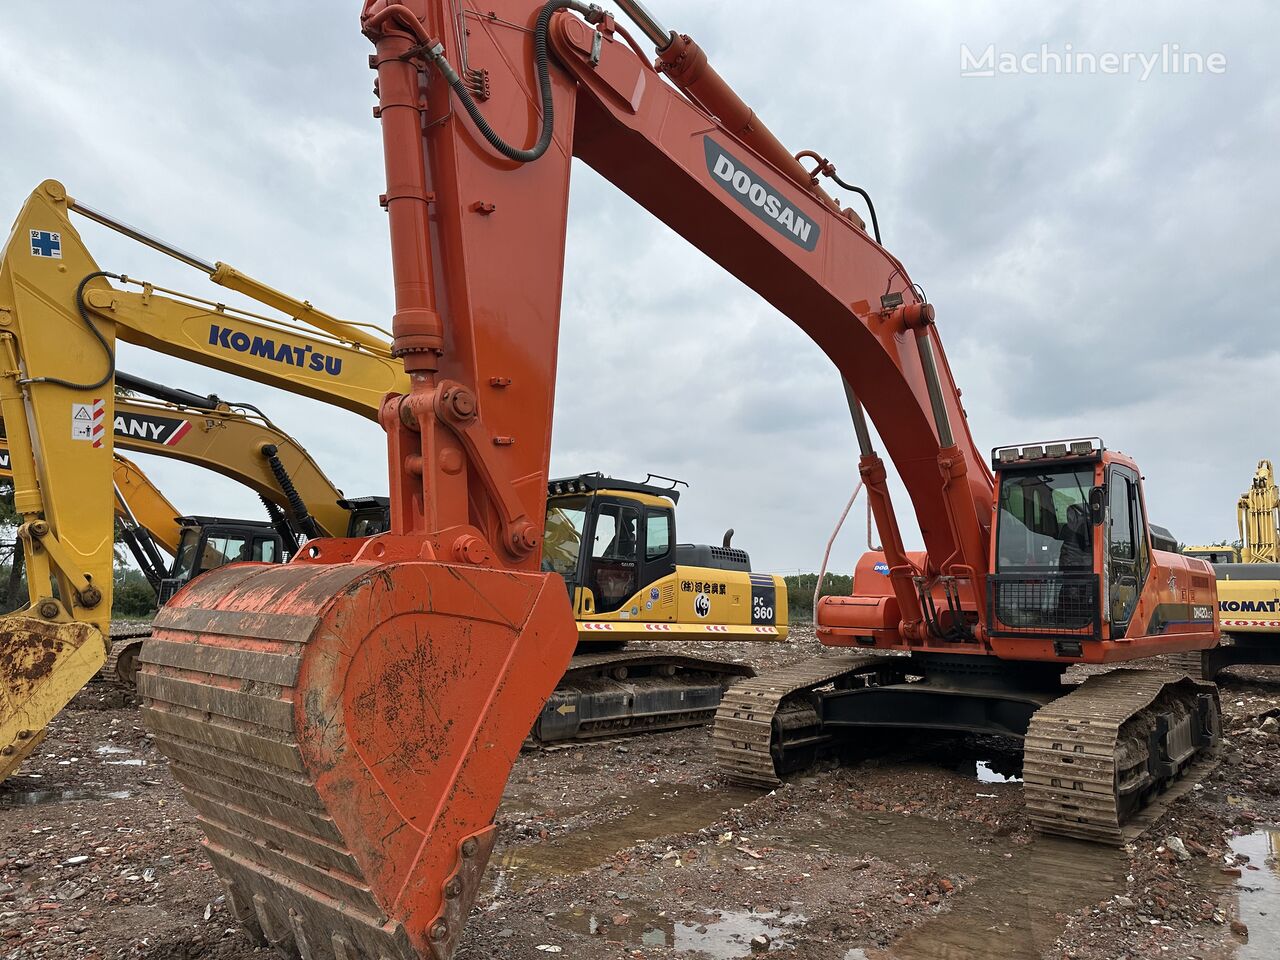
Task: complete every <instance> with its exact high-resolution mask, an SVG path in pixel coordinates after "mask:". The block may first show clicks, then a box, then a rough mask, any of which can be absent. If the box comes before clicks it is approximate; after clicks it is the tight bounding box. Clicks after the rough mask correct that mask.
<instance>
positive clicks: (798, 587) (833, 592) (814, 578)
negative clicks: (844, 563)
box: [782, 573, 853, 620]
mask: <svg viewBox="0 0 1280 960" xmlns="http://www.w3.org/2000/svg"><path fill="white" fill-rule="evenodd" d="M782 579H783V581H784V582H785V583H786V585H787V611H788V613H789V614H790V616H791V619H792V620H796V619H799V618H802V617H812V616H813V588H814V587H816V586H817V585H818V575H817V574H816V573H793V574H791V575H790V576H788V577H783V578H782ZM852 590H853V577H851V576H849V575H847V574H842V573H828V574H827V575H826V576H825V577H823V578H822V593H821V596H824V597H833V596H848V595H849V594H850V593H851V592H852Z"/></svg>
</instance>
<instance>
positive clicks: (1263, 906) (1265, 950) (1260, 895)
mask: <svg viewBox="0 0 1280 960" xmlns="http://www.w3.org/2000/svg"><path fill="white" fill-rule="evenodd" d="M1231 849H1232V851H1234V852H1235V853H1238V854H1243V855H1244V856H1247V857H1248V858H1249V862H1248V864H1246V865H1244V866H1245V869H1243V870H1242V871H1241V877H1240V879H1239V880H1237V881H1236V889H1237V890H1238V891H1239V892H1240V919H1241V920H1243V921H1244V922H1245V923H1246V924H1247V925H1248V927H1249V939H1248V941H1247V942H1246V943H1243V944H1241V945H1240V948H1239V949H1238V950H1237V951H1236V958H1237V960H1274V958H1275V956H1276V944H1278V943H1280V827H1264V828H1263V829H1261V830H1259V831H1257V832H1256V833H1249V834H1245V835H1244V836H1243V837H1236V838H1235V839H1234V840H1232V841H1231ZM1251 866H1252V867H1257V868H1258V869H1257V870H1250V869H1247V868H1248V867H1251Z"/></svg>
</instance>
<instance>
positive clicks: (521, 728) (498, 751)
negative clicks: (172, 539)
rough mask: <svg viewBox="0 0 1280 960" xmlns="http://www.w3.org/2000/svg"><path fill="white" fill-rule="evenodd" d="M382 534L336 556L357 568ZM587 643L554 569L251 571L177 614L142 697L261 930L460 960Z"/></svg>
mask: <svg viewBox="0 0 1280 960" xmlns="http://www.w3.org/2000/svg"><path fill="white" fill-rule="evenodd" d="M388 540H389V541H390V543H391V545H392V546H393V547H394V546H395V544H396V542H397V540H396V538H388V539H381V538H380V541H381V544H382V546H381V547H379V548H375V550H377V551H380V552H381V553H382V554H383V555H384V556H385V555H386V554H387V553H390V552H391V551H390V550H387V549H386V543H387V542H388ZM380 541H364V542H361V541H356V542H353V541H321V543H323V544H324V547H322V548H320V549H322V550H324V551H325V552H326V553H330V552H332V553H336V554H338V555H339V558H340V559H344V560H345V559H346V557H342V556H341V554H342V553H343V552H344V550H346V551H349V553H348V556H349V555H350V554H354V553H355V552H356V550H357V549H360V548H365V547H367V545H368V544H379V543H380ZM401 542H402V543H404V541H401ZM353 544H359V545H360V546H359V547H356V546H354V545H353ZM407 549H408V548H407V543H406V552H407ZM415 549H416V548H415ZM363 552H364V555H365V556H368V555H369V554H370V553H375V555H376V552H375V551H374V550H370V549H364V551H363ZM576 640H577V631H576V629H575V626H574V621H573V615H572V611H571V610H570V607H569V604H568V600H567V597H566V594H565V590H564V584H563V582H562V581H560V580H559V578H557V577H548V575H546V574H541V573H512V572H504V571H495V570H490V569H483V568H479V567H471V566H460V565H454V564H444V563H437V562H434V561H430V560H407V561H404V562H395V563H371V562H359V561H358V559H357V562H342V563H335V564H332V565H330V564H326V563H323V562H309V561H306V560H300V561H295V562H293V563H291V564H288V565H286V566H282V567H281V566H262V565H240V564H237V565H234V566H230V567H223V568H221V569H219V570H216V571H212V572H210V573H207V574H204V575H203V576H201V577H200V578H199V579H197V580H196V581H194V582H192V583H191V584H190V585H189V586H188V587H187V588H186V589H185V590H183V591H182V593H181V594H180V595H179V596H177V597H176V598H175V599H174V601H172V602H171V603H170V604H169V605H168V606H167V607H165V608H164V610H162V611H161V613H160V615H159V617H157V619H156V623H155V631H154V633H153V635H152V638H151V640H149V641H148V643H147V644H146V646H145V648H144V650H143V653H142V660H143V667H142V673H141V676H140V679H139V687H140V692H141V693H142V694H143V696H144V697H145V698H146V707H145V710H144V716H145V720H146V723H147V725H148V726H149V727H150V728H151V730H152V731H154V733H155V736H156V743H157V744H158V745H159V746H160V748H161V749H162V750H163V751H164V752H165V753H166V754H167V755H168V757H169V759H170V760H171V762H172V766H173V771H174V775H175V777H176V778H177V780H178V781H179V783H180V784H181V785H182V787H183V790H184V792H185V793H186V795H187V797H188V799H189V800H190V802H191V803H192V805H193V806H194V807H195V808H196V810H197V811H198V812H199V821H200V824H201V827H202V828H203V830H204V832H205V838H206V839H205V849H206V851H207V852H208V855H209V857H210V859H211V860H212V861H213V864H214V866H215V868H216V869H217V871H218V873H219V875H220V876H221V877H222V880H223V882H224V884H225V886H226V889H227V893H228V903H229V905H230V907H231V909H232V911H233V912H234V913H235V914H236V915H237V916H238V917H239V919H240V920H241V921H242V922H243V923H244V924H245V925H246V926H247V927H248V928H249V930H250V932H251V933H254V934H255V935H257V936H258V937H259V942H263V941H265V942H270V943H272V944H274V945H275V946H276V947H277V948H279V949H280V950H282V951H283V952H284V953H286V954H288V955H293V956H300V957H302V958H304V960H363V958H368V960H410V958H419V957H429V958H434V960H446V958H448V957H449V956H450V955H451V954H452V953H453V951H454V949H455V948H456V946H457V944H458V941H459V938H460V936H461V933H462V927H463V923H464V921H465V918H466V916H467V913H468V912H469V910H470V908H471V904H472V902H473V901H474V899H475V896H476V892H477V888H478V886H479V881H480V877H481V874H482V872H483V870H484V865H485V862H486V861H487V860H488V857H489V853H490V851H491V850H492V848H493V842H494V838H495V832H496V828H495V827H494V825H493V816H494V813H495V811H496V809H497V806H498V801H499V799H500V797H501V794H502V790H503V788H504V786H505V785H506V782H507V777H508V775H509V774H510V772H511V767H512V765H513V764H514V762H515V760H516V757H517V756H518V754H519V751H520V744H521V742H522V741H523V740H524V737H525V735H526V734H527V733H528V731H529V728H530V726H531V725H532V723H533V721H534V719H535V718H536V717H537V715H538V712H539V710H540V708H541V706H542V703H543V701H544V700H545V699H546V698H547V697H548V696H549V695H550V693H551V691H552V690H553V689H554V688H555V685H556V682H557V681H558V680H559V678H560V675H561V673H562V672H563V671H564V668H565V665H566V664H567V663H568V661H569V657H570V655H571V654H572V652H573V647H574V644H575V643H576Z"/></svg>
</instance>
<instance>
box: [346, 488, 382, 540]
mask: <svg viewBox="0 0 1280 960" xmlns="http://www.w3.org/2000/svg"><path fill="white" fill-rule="evenodd" d="M338 506H340V507H342V509H344V510H346V511H348V512H349V513H350V514H351V520H350V522H349V523H348V524H347V536H348V537H351V538H352V539H361V538H363V537H376V536H377V535H378V534H380V533H386V532H387V531H388V530H390V529H391V498H390V497H349V498H347V499H345V500H339V501H338Z"/></svg>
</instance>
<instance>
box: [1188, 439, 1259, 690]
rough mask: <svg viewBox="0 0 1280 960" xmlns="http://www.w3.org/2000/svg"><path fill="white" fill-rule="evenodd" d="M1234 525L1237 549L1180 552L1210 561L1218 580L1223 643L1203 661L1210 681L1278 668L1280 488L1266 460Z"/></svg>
mask: <svg viewBox="0 0 1280 960" xmlns="http://www.w3.org/2000/svg"><path fill="white" fill-rule="evenodd" d="M1236 523H1237V526H1238V529H1239V532H1240V546H1239V547H1188V548H1186V549H1185V550H1184V551H1183V552H1184V553H1187V554H1191V555H1193V556H1198V557H1201V558H1203V559H1208V560H1209V561H1210V562H1211V563H1212V564H1213V570H1214V574H1215V575H1216V577H1217V581H1218V622H1219V625H1220V626H1221V628H1222V642H1221V643H1220V644H1219V645H1218V646H1217V647H1215V648H1214V649H1212V650H1206V651H1204V653H1203V655H1202V657H1201V664H1202V674H1203V676H1205V677H1206V678H1209V679H1212V678H1213V677H1214V676H1215V675H1216V674H1217V673H1218V671H1219V670H1221V669H1223V668H1224V667H1229V666H1233V665H1243V664H1256V665H1261V664H1277V665H1280V488H1277V486H1276V477H1275V470H1274V469H1273V467H1272V465H1271V461H1270V460H1260V461H1258V468H1257V470H1256V471H1255V472H1254V475H1253V480H1252V481H1251V482H1250V484H1249V489H1248V490H1246V491H1245V493H1244V494H1243V495H1242V496H1241V497H1240V499H1239V500H1238V501H1237V503H1236ZM1214 557H1222V559H1214Z"/></svg>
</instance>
